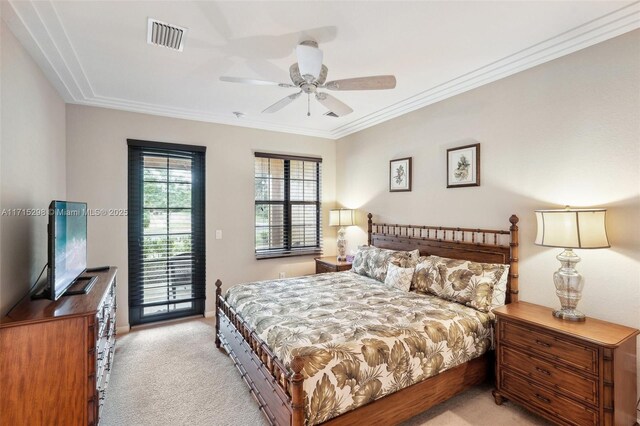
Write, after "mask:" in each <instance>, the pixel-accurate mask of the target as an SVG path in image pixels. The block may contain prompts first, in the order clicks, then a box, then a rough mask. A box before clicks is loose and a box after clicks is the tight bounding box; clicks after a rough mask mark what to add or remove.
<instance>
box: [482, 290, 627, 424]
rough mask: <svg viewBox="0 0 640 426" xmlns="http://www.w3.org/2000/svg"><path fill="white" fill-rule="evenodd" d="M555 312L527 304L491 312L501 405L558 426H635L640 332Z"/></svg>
mask: <svg viewBox="0 0 640 426" xmlns="http://www.w3.org/2000/svg"><path fill="white" fill-rule="evenodd" d="M551 312H552V309H550V308H546V307H544V306H539V305H534V304H531V303H526V302H518V303H511V304H509V305H506V306H503V307H500V308H498V309H496V310H494V313H495V314H496V318H497V325H496V330H497V333H496V358H497V359H496V361H497V365H496V389H495V390H494V392H493V395H494V398H495V402H496V404H498V405H500V404H502V402H503V401H504V400H505V398H506V399H511V400H513V401H514V402H517V403H519V404H521V405H523V406H525V407H526V408H528V409H529V410H531V411H534V412H536V413H537V414H539V415H541V416H542V417H545V418H546V419H548V420H550V421H552V422H553V423H556V424H559V425H627V426H630V425H633V424H635V422H636V408H635V404H636V398H637V389H636V387H637V383H636V336H637V335H638V333H639V331H638V330H636V329H633V328H629V327H625V326H621V325H618V324H613V323H609V322H605V321H600V320H597V319H593V318H587V319H586V321H584V322H569V321H564V320H561V319H558V318H555V317H553V316H552V314H551Z"/></svg>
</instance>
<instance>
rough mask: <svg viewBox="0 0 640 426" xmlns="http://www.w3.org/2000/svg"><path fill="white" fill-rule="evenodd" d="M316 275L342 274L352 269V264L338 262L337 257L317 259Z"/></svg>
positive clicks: (342, 261) (343, 261)
mask: <svg viewBox="0 0 640 426" xmlns="http://www.w3.org/2000/svg"><path fill="white" fill-rule="evenodd" d="M315 261H316V274H324V273H325V272H342V271H348V270H350V269H351V262H347V261H345V260H338V257H337V256H323V257H316V258H315Z"/></svg>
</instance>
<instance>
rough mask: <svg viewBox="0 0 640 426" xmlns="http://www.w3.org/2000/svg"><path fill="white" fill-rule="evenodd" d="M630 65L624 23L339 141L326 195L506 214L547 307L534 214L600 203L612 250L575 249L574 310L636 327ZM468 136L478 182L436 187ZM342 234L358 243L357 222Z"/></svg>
mask: <svg viewBox="0 0 640 426" xmlns="http://www.w3.org/2000/svg"><path fill="white" fill-rule="evenodd" d="M638 70H640V31H634V32H632V33H629V34H626V35H623V36H620V37H618V38H615V39H612V40H609V41H606V42H604V43H601V44H598V45H596V46H593V47H590V48H588V49H585V50H582V51H579V52H577V53H574V54H572V55H569V56H566V57H563V58H560V59H557V60H555V61H552V62H549V63H546V64H544V65H540V66H538V67H535V68H533V69H530V70H528V71H525V72H522V73H519V74H516V75H514V76H511V77H509V78H506V79H504V80H500V81H498V82H495V83H492V84H490V85H487V86H484V87H481V88H478V89H475V90H473V91H471V92H467V93H465V94H462V95H459V96H456V97H454V98H451V99H448V100H446V101H443V102H439V103H437V104H434V105H431V106H428V107H426V108H423V109H420V110H418V111H415V112H413V113H410V114H408V115H405V116H402V117H399V118H396V119H394V120H392V121H388V122H386V123H384V124H381V125H378V126H375V127H373V128H370V129H367V130H365V131H362V132H359V133H356V134H353V135H350V136H348V137H345V138H343V139H341V140H339V141H338V143H337V159H338V162H337V166H336V170H337V188H338V190H337V195H338V198H337V200H338V202H339V204H343V205H346V206H348V207H353V208H358V209H360V210H361V211H362V212H368V211H370V212H372V213H374V215H375V218H374V219H375V220H378V221H393V222H395V223H412V224H425V225H426V224H438V225H453V226H468V227H498V228H500V229H507V227H508V225H509V223H508V218H509V215H510V214H511V213H516V214H517V215H518V216H519V217H520V231H521V234H520V298H521V300H525V301H530V302H534V303H538V304H542V305H546V306H558V299H557V297H556V296H555V288H554V286H553V282H552V274H553V272H554V270H555V269H557V268H558V267H559V262H558V261H556V259H555V256H556V255H557V254H558V253H559V251H560V250H558V249H554V248H546V247H539V246H535V245H534V244H533V241H534V239H535V231H536V225H535V216H534V213H533V211H534V210H535V209H539V208H557V207H562V206H564V205H565V204H570V205H572V206H601V207H606V208H607V209H608V223H607V225H608V231H609V238H610V242H611V248H610V249H602V250H578V251H577V253H578V255H579V256H581V257H582V259H583V261H582V262H581V263H580V264H579V265H578V269H579V270H580V272H581V273H582V274H583V276H584V277H585V280H586V285H585V288H584V296H583V299H582V301H581V303H580V305H579V308H580V309H581V310H582V311H583V312H585V313H586V314H588V315H592V316H594V317H597V318H601V319H605V320H609V321H614V322H618V323H622V324H626V325H629V326H632V327H640V263H639V262H640V191H639V189H640V187H639V185H640V167H639V166H638V165H639V164H640V127H639V113H640V77H639V74H638ZM475 142H480V144H481V160H482V164H481V170H482V179H481V182H482V186H480V187H472V188H455V189H447V188H446V163H445V158H446V150H447V148H452V147H455V146H460V145H464V144H468V143H475ZM407 156H412V157H413V167H414V169H413V191H412V192H407V193H389V192H388V189H387V188H388V180H387V179H388V173H389V160H391V159H393V158H400V157H407ZM348 237H349V238H350V241H351V244H352V245H355V244H356V243H363V242H365V234H364V231H363V230H358V229H351V230H350V232H349V235H348ZM639 371H640V368H639ZM639 389H640V385H639Z"/></svg>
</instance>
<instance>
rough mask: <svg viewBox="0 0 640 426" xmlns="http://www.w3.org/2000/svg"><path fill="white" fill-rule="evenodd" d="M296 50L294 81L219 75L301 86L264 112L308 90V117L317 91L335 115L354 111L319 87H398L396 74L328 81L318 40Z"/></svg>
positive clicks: (247, 81) (231, 79)
mask: <svg viewBox="0 0 640 426" xmlns="http://www.w3.org/2000/svg"><path fill="white" fill-rule="evenodd" d="M295 52H296V57H297V58H298V62H296V63H294V64H293V65H291V66H290V67H289V77H290V78H291V82H292V83H293V84H290V83H277V82H274V81H265V80H254V79H250V78H242V77H225V76H223V77H220V80H221V81H225V82H229V83H244V84H253V85H268V86H280V87H283V88H295V87H297V88H299V89H300V91H299V92H297V93H294V94H291V95H289V96H287V97H285V98H283V99H280V100H279V101H278V102H276V103H274V104H273V105H271V106H269V107H267V108H266V109H264V110H263V111H262V112H263V113H267V114H269V113H274V112H277V111H280V110H281V109H282V108H284V107H285V106H287V105H289V104H290V103H291V102H293V101H294V100H296V99H297V98H298V97H300V95H301V94H303V93H305V94H306V95H307V116H310V115H311V105H310V102H311V94H315V98H316V100H317V101H318V102H319V103H320V104H321V105H322V106H324V107H325V108H327V109H328V110H329V112H331V113H333V115H335V116H338V117H343V116H345V115H347V114H351V113H352V112H353V109H352V108H351V107H349V106H348V105H347V104H345V103H344V102H342V101H340V100H338V99H337V98H335V97H334V96H332V95H330V94H328V93H325V92H318V89H327V90H338V91H339V90H386V89H393V88H395V87H396V78H395V76H393V75H376V76H370V77H356V78H347V79H344V80H334V81H329V82H328V83H326V84H325V81H326V80H327V74H328V73H329V69H328V68H327V67H326V66H325V65H323V64H322V58H323V54H322V50H320V49H319V48H318V43H316V42H315V41H311V40H306V41H303V42H302V43H300V44H299V45H297V46H296V49H295Z"/></svg>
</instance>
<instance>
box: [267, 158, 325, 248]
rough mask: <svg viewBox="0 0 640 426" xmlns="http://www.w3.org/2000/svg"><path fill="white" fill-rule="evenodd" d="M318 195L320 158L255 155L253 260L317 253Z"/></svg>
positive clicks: (319, 237)
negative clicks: (254, 255) (254, 256)
mask: <svg viewBox="0 0 640 426" xmlns="http://www.w3.org/2000/svg"><path fill="white" fill-rule="evenodd" d="M321 194H322V159H321V158H314V157H299V156H285V155H277V154H269V153H256V154H255V253H256V257H257V258H270V257H282V256H295V255H306V254H316V253H320V252H321V251H322V223H321V201H320V198H321Z"/></svg>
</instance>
